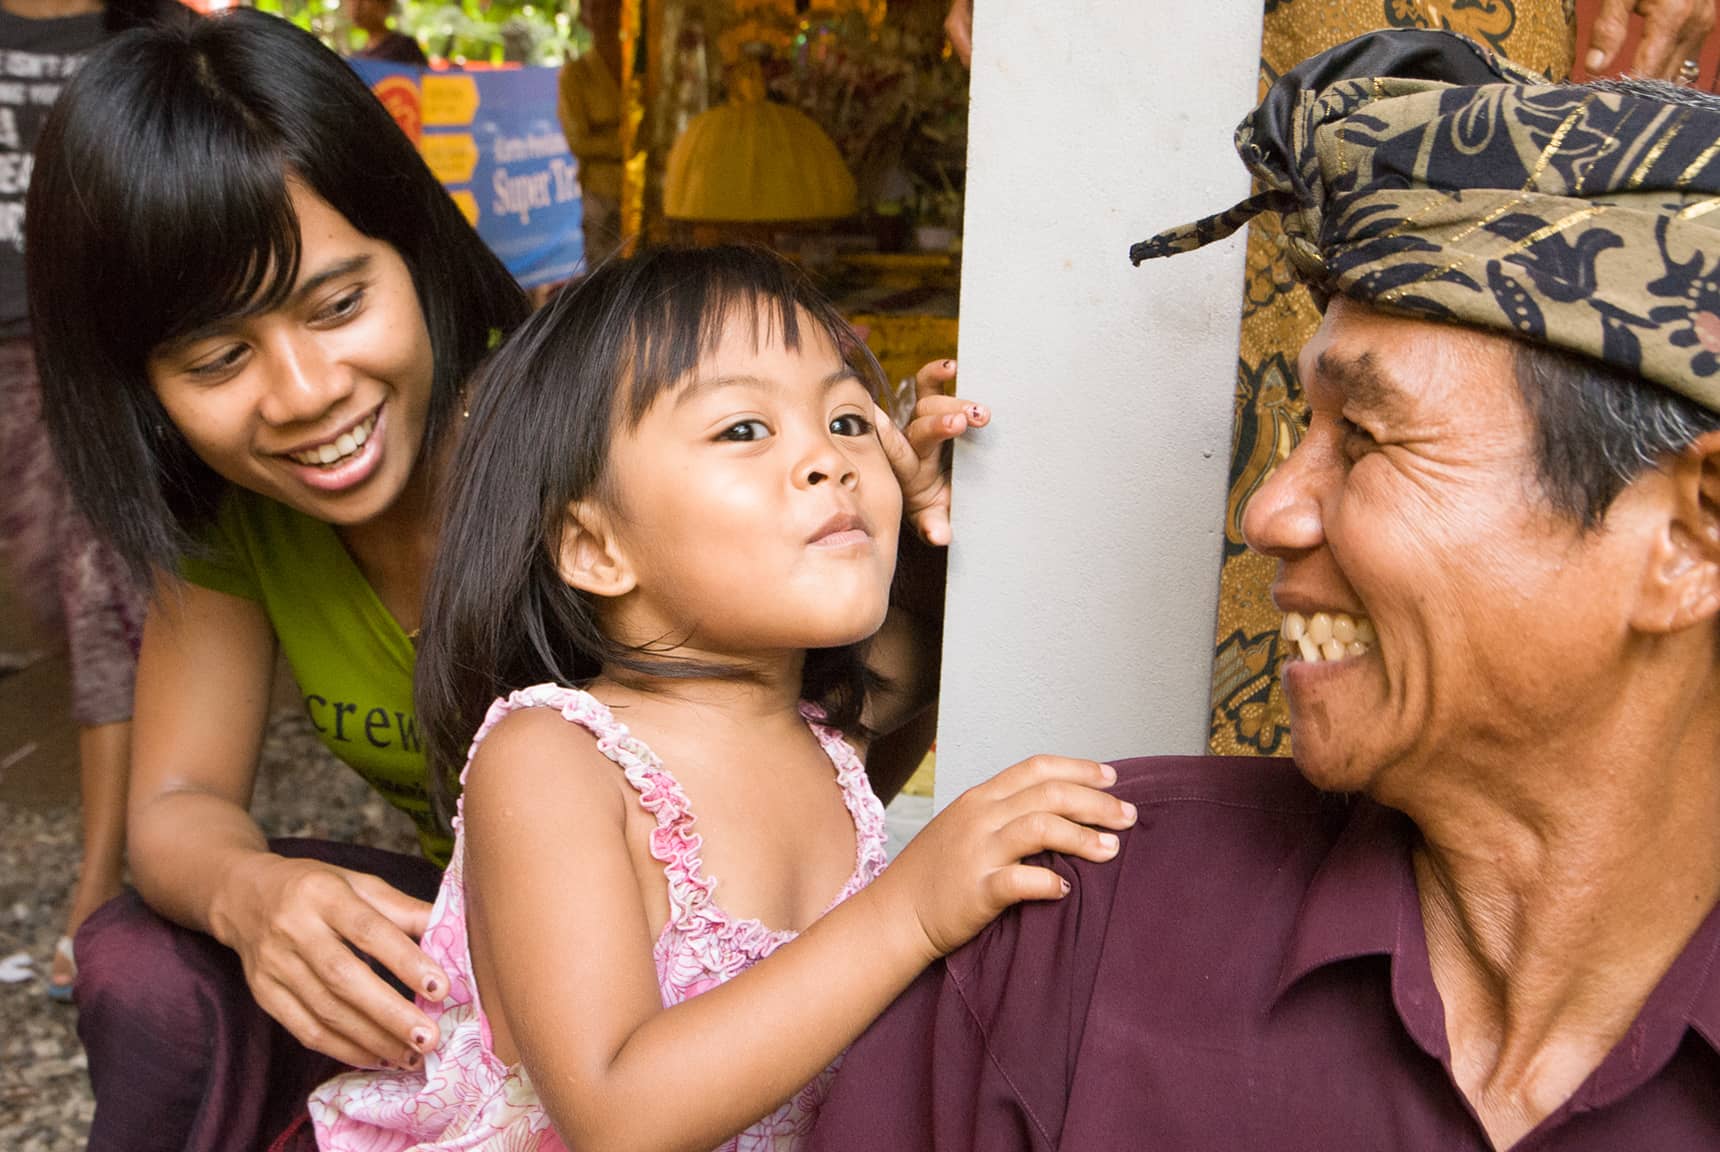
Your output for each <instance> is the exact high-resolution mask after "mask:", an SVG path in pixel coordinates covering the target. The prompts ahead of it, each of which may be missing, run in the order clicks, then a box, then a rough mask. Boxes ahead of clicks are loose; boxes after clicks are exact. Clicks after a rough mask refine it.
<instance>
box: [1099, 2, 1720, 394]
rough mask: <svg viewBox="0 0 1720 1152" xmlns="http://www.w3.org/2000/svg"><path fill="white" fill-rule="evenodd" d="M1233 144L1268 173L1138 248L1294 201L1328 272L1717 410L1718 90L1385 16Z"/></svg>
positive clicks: (1305, 251) (1325, 281)
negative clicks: (1663, 89) (1565, 63)
mask: <svg viewBox="0 0 1720 1152" xmlns="http://www.w3.org/2000/svg"><path fill="white" fill-rule="evenodd" d="M1454 81H1455V83H1454ZM1693 99H1695V100H1697V101H1702V100H1703V98H1702V97H1700V96H1696V97H1693ZM1236 145H1237V150H1238V151H1239V152H1240V153H1241V154H1242V157H1243V159H1244V160H1245V161H1246V162H1247V164H1248V166H1249V168H1250V169H1252V170H1253V172H1254V174H1255V176H1256V177H1257V178H1258V180H1259V185H1260V188H1261V189H1262V190H1261V191H1260V192H1259V193H1258V194H1256V195H1254V196H1252V197H1250V198H1249V199H1247V200H1245V201H1243V202H1242V203H1241V204H1239V205H1237V206H1236V207H1234V208H1232V209H1230V210H1229V211H1228V212H1224V213H1221V214H1219V215H1217V216H1211V217H1208V218H1207V219H1205V220H1201V221H1199V222H1197V223H1194V224H1190V225H1186V226H1184V227H1181V228H1175V229H1172V230H1170V231H1168V232H1165V233H1162V234H1161V235H1159V236H1156V237H1154V238H1153V239H1151V240H1147V241H1144V242H1143V243H1140V244H1137V245H1135V246H1134V248H1132V249H1131V250H1130V256H1131V257H1132V258H1133V259H1134V261H1135V263H1137V264H1139V263H1140V262H1141V261H1143V260H1150V259H1153V258H1155V257H1159V256H1169V255H1173V254H1175V253H1178V252H1184V251H1188V250H1189V249H1192V248H1198V247H1200V246H1202V245H1204V244H1208V243H1211V242H1212V241H1214V240H1218V239H1221V238H1223V237H1225V236H1228V235H1230V234H1231V233H1232V232H1234V231H1235V230H1236V229H1237V228H1239V227H1241V226H1242V225H1243V224H1244V223H1246V222H1247V221H1248V220H1249V219H1251V218H1252V217H1253V216H1255V215H1257V214H1259V213H1261V212H1278V213H1281V214H1282V218H1283V222H1284V232H1285V236H1286V238H1287V243H1288V244H1289V246H1290V252H1289V255H1290V259H1291V261H1292V263H1293V264H1294V265H1295V267H1296V269H1297V271H1298V273H1299V274H1300V275H1302V276H1303V277H1304V278H1306V279H1307V280H1308V281H1309V283H1310V285H1311V286H1312V287H1313V288H1314V290H1315V291H1316V292H1317V293H1324V294H1326V295H1328V296H1329V295H1331V294H1340V295H1343V296H1347V297H1350V298H1351V299H1354V300H1358V301H1361V302H1363V303H1366V304H1370V305H1373V306H1375V307H1378V308H1381V309H1383V310H1386V311H1391V312H1396V313H1401V314H1404V315H1409V316H1415V317H1422V318H1429V319H1436V320H1446V321H1452V322H1455V323H1459V324H1467V325H1471V326H1474V327H1480V328H1491V329H1495V330H1498V331H1501V332H1506V333H1509V334H1511V335H1515V336H1518V337H1521V338H1523V339H1526V340H1531V341H1535V342H1537V343H1541V344H1550V345H1554V346H1557V347H1560V348H1565V349H1568V350H1570V351H1573V352H1577V353H1581V354H1583V355H1585V356H1591V357H1594V358H1595V359H1598V360H1603V361H1605V362H1607V363H1608V364H1611V365H1613V366H1615V367H1617V368H1619V369H1621V370H1623V371H1625V372H1627V373H1630V374H1632V375H1635V376H1638V377H1640V378H1642V379H1645V380H1651V381H1654V382H1655V383H1657V384H1661V385H1663V386H1665V387H1667V388H1670V389H1672V390H1673V391H1675V392H1679V393H1681V394H1683V395H1685V396H1688V397H1690V398H1691V399H1693V400H1695V401H1696V402H1697V403H1699V404H1702V405H1704V406H1705V407H1707V408H1710V409H1715V410H1720V231H1717V229H1720V211H1717V209H1720V100H1709V101H1706V102H1705V103H1702V104H1701V105H1700V106H1691V105H1686V104H1680V103H1674V102H1670V101H1668V100H1666V99H1663V98H1661V97H1660V95H1659V94H1658V93H1656V92H1655V91H1653V90H1652V89H1649V88H1648V87H1646V86H1637V87H1621V88H1618V89H1606V88H1602V87H1593V86H1588V85H1570V84H1547V83H1546V82H1545V81H1544V80H1542V79H1541V78H1539V77H1535V76H1533V75H1531V74H1527V73H1522V72H1520V71H1519V70H1517V69H1515V68H1513V67H1512V66H1511V65H1509V64H1507V63H1505V62H1504V61H1502V60H1499V59H1498V58H1496V57H1494V56H1492V55H1490V54H1489V53H1487V52H1486V51H1485V50H1484V49H1482V48H1480V47H1479V46H1478V45H1476V44H1474V43H1473V42H1471V41H1468V40H1465V39H1463V38H1462V37H1459V36H1455V35H1452V34H1450V33H1442V32H1376V33H1372V34H1369V35H1367V36H1362V37H1359V38H1358V39H1356V40H1353V41H1351V42H1349V43H1348V44H1345V45H1342V46H1340V47H1338V48H1336V49H1334V50H1333V51H1331V52H1328V53H1324V54H1323V55H1320V56H1316V57H1314V58H1313V59H1312V60H1310V61H1308V62H1307V63H1305V64H1303V65H1302V66H1300V67H1298V68H1296V69H1294V70H1292V71H1291V72H1289V73H1287V74H1285V76H1283V77H1282V78H1281V79H1280V80H1279V82H1278V83H1277V84H1276V85H1275V86H1274V87H1273V89H1272V91H1271V92H1270V93H1269V94H1268V96H1267V99H1266V101H1265V102H1264V103H1263V104H1261V106H1260V107H1259V108H1258V109H1256V110H1255V111H1254V112H1253V113H1252V114H1251V115H1250V116H1249V117H1248V118H1247V119H1246V120H1244V121H1243V123H1242V126H1241V127H1240V128H1238V129H1237V134H1236Z"/></svg>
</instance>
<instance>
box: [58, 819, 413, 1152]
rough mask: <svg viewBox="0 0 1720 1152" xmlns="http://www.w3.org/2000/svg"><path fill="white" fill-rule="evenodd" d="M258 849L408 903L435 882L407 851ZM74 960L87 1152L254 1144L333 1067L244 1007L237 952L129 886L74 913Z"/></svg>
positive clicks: (233, 1148)
mask: <svg viewBox="0 0 1720 1152" xmlns="http://www.w3.org/2000/svg"><path fill="white" fill-rule="evenodd" d="M270 847H271V848H273V849H274V850H275V851H276V852H279V853H280V854H281V855H283V856H296V857H308V858H311V859H316V860H323V861H326V862H327V863H330V864H333V865H336V866H337V867H341V868H350V869H352V870H353V871H355V872H369V873H371V874H372V875H374V876H379V877H381V878H382V879H383V880H386V881H387V882H388V883H390V884H392V885H393V886H394V887H396V888H398V889H400V890H401V891H402V892H405V893H407V894H408V895H411V896H416V897H418V898H419V899H421V900H434V899H435V897H436V889H437V886H438V885H439V884H440V883H441V873H440V871H438V870H437V868H436V866H435V865H433V864H431V863H429V862H427V861H425V860H421V859H419V858H417V857H415V856H403V855H400V854H399V853H395V852H384V851H382V850H380V849H376V848H364V847H359V846H357V845H353V844H337V843H334V842H331V841H326V840H276V841H271V842H270ZM77 955H78V983H77V1004H78V1035H79V1037H80V1038H81V1039H82V1040H83V1043H84V1051H85V1052H86V1053H88V1056H89V1065H90V1084H91V1086H92V1087H93V1088H94V1090H95V1098H96V1114H95V1120H94V1122H93V1123H92V1125H91V1127H90V1143H89V1152H157V1150H159V1152H250V1150H253V1149H254V1150H256V1152H265V1150H267V1149H269V1148H270V1146H271V1145H273V1144H274V1143H275V1142H276V1140H277V1138H279V1137H280V1136H281V1135H282V1133H283V1132H286V1131H287V1130H289V1129H290V1128H291V1127H292V1126H293V1125H294V1124H295V1123H298V1122H299V1118H300V1117H302V1116H303V1115H304V1112H305V1098H306V1097H307V1096H308V1095H309V1094H310V1091H311V1089H312V1088H314V1087H316V1086H317V1085H318V1084H320V1083H322V1082H323V1081H324V1080H326V1079H328V1078H329V1077H330V1076H333V1075H335V1074H336V1073H339V1072H341V1071H344V1067H343V1066H342V1065H341V1064H340V1063H338V1062H337V1061H335V1060H332V1059H330V1058H329V1057H327V1056H323V1055H320V1054H319V1053H316V1052H312V1051H310V1050H309V1049H308V1048H305V1047H304V1046H303V1045H301V1044H300V1043H299V1042H298V1041H297V1040H295V1039H293V1036H292V1034H291V1033H289V1032H288V1031H287V1030H286V1029H285V1028H282V1027H281V1026H280V1025H279V1024H277V1023H275V1021H274V1019H273V1018H272V1017H270V1016H269V1015H268V1013H266V1012H264V1011H263V1010H262V1009H261V1008H259V1007H258V1006H257V1002H256V1001H255V1000H253V999H252V998H251V991H250V986H249V985H247V984H246V983H245V973H244V970H243V969H242V967H241V966H240V963H239V955H238V953H236V952H234V951H232V950H231V949H229V948H227V947H225V946H224V945H222V944H221V943H219V942H218V941H216V940H215V939H214V938H213V937H211V936H208V935H205V934H204V933H202V932H195V931H192V930H191V929H189V928H182V927H180V926H179V925H177V924H174V923H172V922H171V921H168V920H165V919H163V918H162V917H160V916H157V915H156V914H155V913H154V912H152V911H150V910H149V908H148V907H147V906H146V905H145V904H144V903H143V900H142V899H141V898H140V897H139V896H138V895H137V893H136V892H133V891H130V890H129V889H128V890H127V891H126V892H125V893H124V894H122V895H120V896H118V897H116V898H115V899H113V900H111V901H109V902H108V903H107V904H105V905H103V906H102V907H101V908H99V909H98V910H97V911H96V912H95V913H94V914H93V915H92V916H90V918H89V919H87V920H85V921H84V923H83V926H82V927H81V928H80V929H79V930H78V939H77ZM404 994H405V993H404V992H402V995H404Z"/></svg>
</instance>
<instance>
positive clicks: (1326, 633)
mask: <svg viewBox="0 0 1720 1152" xmlns="http://www.w3.org/2000/svg"><path fill="white" fill-rule="evenodd" d="M1279 635H1281V636H1283V637H1284V639H1285V640H1287V641H1289V642H1290V643H1291V644H1293V645H1295V648H1296V653H1297V654H1298V655H1300V656H1301V657H1302V659H1304V660H1306V661H1307V662H1308V663H1310V664H1318V663H1320V662H1321V661H1322V660H1343V659H1345V658H1346V657H1349V656H1360V655H1361V654H1362V653H1364V652H1366V651H1368V650H1369V649H1370V648H1372V647H1373V646H1374V622H1373V621H1372V620H1369V619H1368V618H1367V617H1366V616H1351V615H1349V614H1348V613H1344V612H1316V613H1314V614H1313V615H1312V616H1303V615H1302V614H1301V613H1300V612H1286V613H1285V614H1284V627H1283V628H1282V629H1280V631H1279Z"/></svg>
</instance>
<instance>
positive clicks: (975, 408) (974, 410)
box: [967, 404, 985, 421]
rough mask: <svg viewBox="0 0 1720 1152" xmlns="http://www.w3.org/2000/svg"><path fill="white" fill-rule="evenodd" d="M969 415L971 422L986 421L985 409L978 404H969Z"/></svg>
mask: <svg viewBox="0 0 1720 1152" xmlns="http://www.w3.org/2000/svg"><path fill="white" fill-rule="evenodd" d="M967 414H968V419H969V420H975V421H978V420H984V419H985V409H984V408H982V407H980V406H979V405H978V404H969V405H968V409H967Z"/></svg>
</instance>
